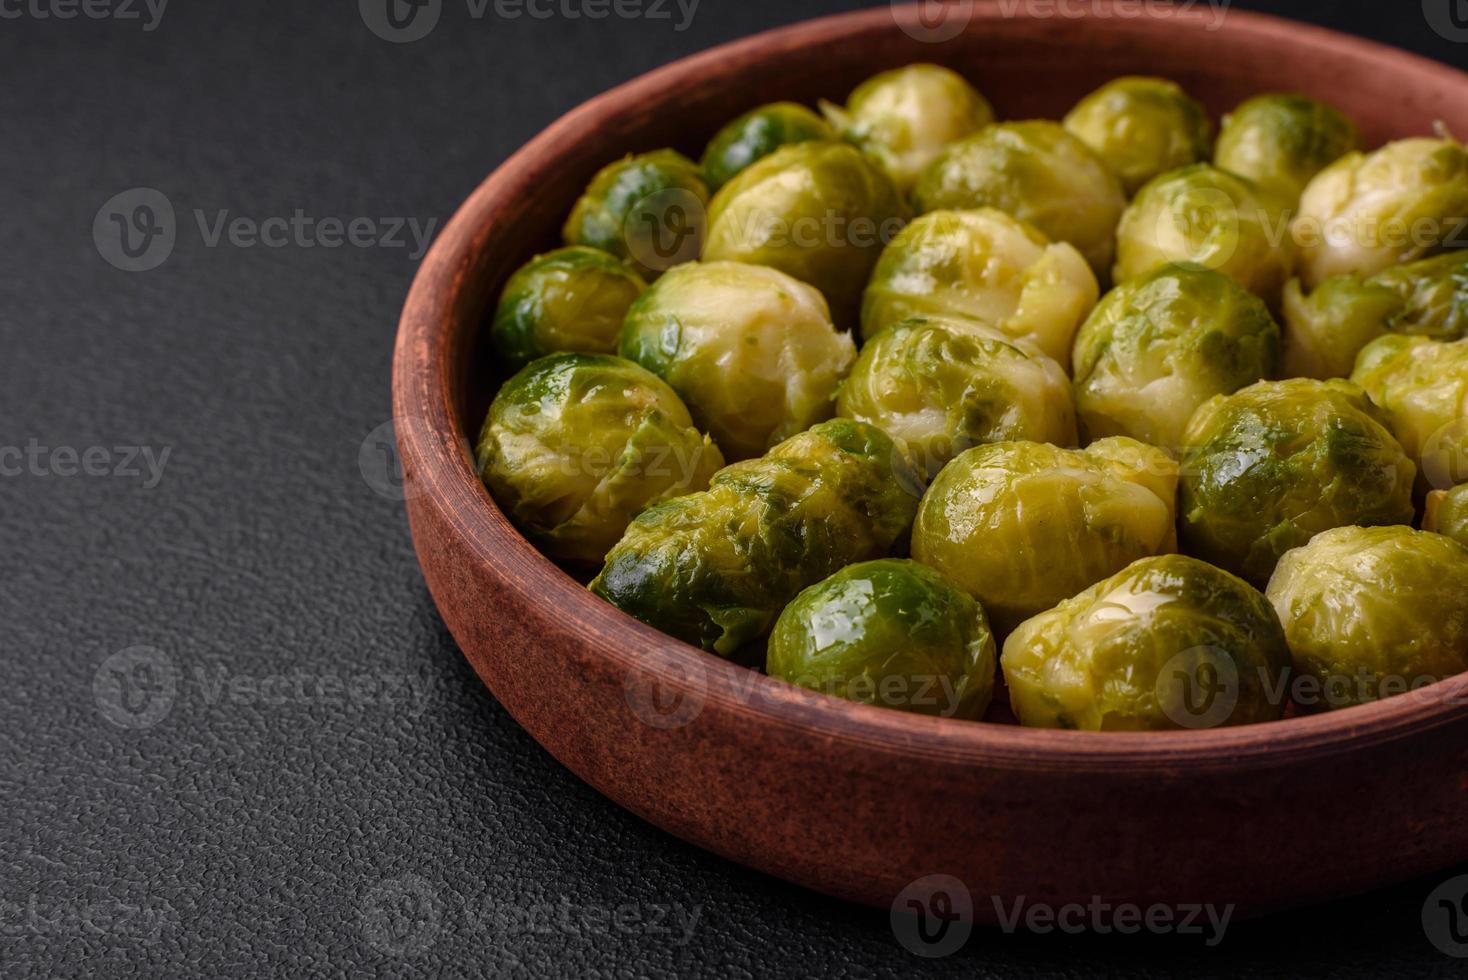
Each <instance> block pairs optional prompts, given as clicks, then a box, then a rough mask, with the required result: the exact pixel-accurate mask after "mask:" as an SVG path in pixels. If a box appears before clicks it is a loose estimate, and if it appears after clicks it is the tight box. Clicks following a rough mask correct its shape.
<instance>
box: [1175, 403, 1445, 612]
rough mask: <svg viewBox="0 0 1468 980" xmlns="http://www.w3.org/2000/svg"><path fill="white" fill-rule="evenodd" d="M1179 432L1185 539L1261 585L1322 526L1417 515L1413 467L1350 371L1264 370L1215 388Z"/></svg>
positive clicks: (1196, 551) (1192, 548) (1186, 545)
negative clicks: (1258, 378) (1252, 381)
mask: <svg viewBox="0 0 1468 980" xmlns="http://www.w3.org/2000/svg"><path fill="white" fill-rule="evenodd" d="M1183 441H1184V443H1185V454H1184V458H1183V482H1182V496H1181V498H1180V503H1179V507H1180V510H1181V525H1182V538H1183V550H1184V551H1186V552H1187V553H1188V554H1191V555H1196V556H1198V557H1199V558H1203V559H1206V560H1208V561H1211V562H1213V564H1215V565H1218V566H1219V567H1221V568H1225V569H1227V570H1228V571H1231V572H1234V573H1235V574H1237V575H1241V576H1243V577H1244V578H1246V579H1248V580H1249V581H1250V582H1253V583H1254V584H1256V585H1263V584H1264V583H1265V582H1267V581H1269V576H1270V573H1272V572H1273V571H1274V566H1275V565H1276V564H1277V563H1278V561H1279V558H1280V556H1281V555H1283V554H1284V553H1285V552H1287V551H1289V550H1290V549H1291V548H1298V547H1300V546H1301V545H1303V544H1305V543H1306V542H1308V541H1309V540H1310V539H1311V538H1312V537H1314V536H1315V535H1316V534H1318V533H1320V532H1321V531H1327V530H1329V529H1331V528H1334V527H1342V526H1344V525H1347V524H1363V525H1370V524H1403V523H1408V522H1410V521H1411V520H1412V517H1413V514H1414V511H1413V507H1412V480H1413V477H1414V476H1415V474H1416V467H1415V466H1413V465H1412V461H1411V460H1410V459H1408V458H1407V454H1406V453H1405V452H1403V451H1402V447H1401V444H1400V443H1398V442H1397V440H1396V439H1395V438H1394V437H1393V436H1392V434H1391V432H1390V431H1388V430H1387V428H1386V426H1385V425H1384V424H1383V423H1382V420H1381V416H1380V413H1379V411H1378V410H1377V409H1376V407H1375V406H1373V405H1372V404H1371V402H1370V400H1369V399H1368V398H1367V397H1366V393H1365V392H1364V391H1362V390H1361V389H1360V388H1358V387H1356V386H1355V385H1353V384H1350V383H1349V382H1345V381H1313V380H1309V379H1303V378H1296V379H1292V380H1289V381H1263V382H1260V383H1259V384H1256V385H1251V386H1249V387H1248V388H1245V389H1244V390H1242V391H1240V392H1237V393H1236V394H1233V395H1220V396H1219V397H1217V398H1213V399H1211V400H1210V401H1208V402H1207V403H1205V404H1204V405H1203V407H1202V408H1200V409H1198V411H1197V413H1196V414H1195V415H1194V416H1193V418H1192V421H1190V422H1189V423H1188V428H1187V431H1186V433H1185V434H1184V437H1183Z"/></svg>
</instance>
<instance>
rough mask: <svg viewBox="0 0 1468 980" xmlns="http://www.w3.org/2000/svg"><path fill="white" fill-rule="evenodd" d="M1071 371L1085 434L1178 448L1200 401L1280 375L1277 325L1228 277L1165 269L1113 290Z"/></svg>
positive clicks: (1082, 337) (1191, 268)
mask: <svg viewBox="0 0 1468 980" xmlns="http://www.w3.org/2000/svg"><path fill="white" fill-rule="evenodd" d="M1074 366H1075V392H1076V407H1077V409H1078V410H1079V411H1080V414H1081V423H1082V425H1083V427H1084V429H1085V431H1086V433H1087V435H1088V437H1089V438H1092V439H1096V438H1100V437H1102V436H1131V437H1132V438H1134V439H1140V440H1141V441H1143V442H1149V443H1151V444H1152V445H1154V446H1163V447H1166V448H1168V449H1176V448H1178V447H1179V446H1181V445H1182V437H1183V429H1184V428H1185V427H1186V426H1187V424H1188V419H1190V418H1192V415H1193V412H1195V411H1197V409H1198V406H1199V405H1201V404H1203V403H1204V402H1205V401H1207V400H1208V399H1209V398H1211V397H1213V396H1214V395H1227V394H1232V393H1233V392H1235V391H1238V390H1239V389H1240V388H1243V387H1244V386H1246V385H1251V384H1253V383H1254V382H1256V381H1262V380H1264V379H1265V378H1269V377H1273V376H1274V374H1275V372H1276V371H1277V370H1278V367H1279V327H1278V326H1276V325H1275V322H1274V320H1273V318H1271V317H1270V315H1269V310H1268V308H1267V307H1265V305H1264V302H1263V300H1261V299H1259V297H1257V296H1255V295H1254V294H1253V293H1250V292H1249V291H1248V290H1246V289H1244V287H1242V286H1240V285H1239V284H1238V283H1236V282H1234V281H1233V280H1232V279H1230V278H1229V277H1228V276H1225V275H1223V274H1222V273H1219V272H1214V271H1213V270H1212V269H1205V268H1204V267H1203V266H1200V265H1191V264H1178V265H1165V266H1163V267H1162V268H1160V269H1158V270H1157V271H1156V272H1153V273H1150V274H1149V275H1146V276H1143V277H1141V278H1140V279H1133V280H1132V281H1131V282H1128V283H1125V284H1124V285H1121V286H1118V287H1117V288H1116V289H1114V290H1112V291H1111V292H1110V293H1109V294H1107V296H1106V298H1105V299H1103V300H1102V301H1101V305H1100V306H1098V307H1096V311H1095V312H1094V313H1092V314H1091V318H1090V319H1089V320H1087V321H1086V323H1085V325H1084V326H1083V327H1081V331H1080V334H1079V335H1078V336H1077V337H1076V344H1075V356H1074Z"/></svg>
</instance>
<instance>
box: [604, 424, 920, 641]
mask: <svg viewBox="0 0 1468 980" xmlns="http://www.w3.org/2000/svg"><path fill="white" fill-rule="evenodd" d="M921 491H922V480H921V478H920V477H919V476H918V474H917V471H916V470H915V469H914V468H913V465H912V461H911V460H910V459H909V458H908V457H907V454H906V452H905V451H904V450H903V449H902V447H901V446H899V445H898V444H896V443H894V442H893V441H892V440H891V439H890V438H888V436H887V435H886V434H885V433H883V432H882V430H880V429H878V428H876V427H875V426H870V425H866V424H864V423H861V422H853V421H851V420H849V419H834V420H832V421H830V422H822V423H821V424H820V425H817V426H815V427H814V428H812V429H810V430H809V431H807V432H802V433H801V434H800V435H797V436H793V437H792V438H790V439H788V440H786V441H785V442H783V443H781V444H780V445H778V446H776V447H775V448H774V449H772V450H771V451H770V452H769V454H768V455H766V456H765V457H764V458H763V459H757V460H749V461H747V462H743V463H735V464H734V465H733V466H729V467H726V468H725V469H723V470H721V471H720V472H719V473H717V474H716V475H715V476H714V479H713V483H712V486H710V488H709V489H708V491H706V492H704V493H695V494H689V495H688V496H686V497H679V498H677V499H675V500H670V501H668V502H667V503H664V504H660V505H658V506H656V507H653V508H651V509H649V510H647V511H644V512H643V513H642V515H641V516H639V517H638V518H637V519H636V520H635V521H633V522H632V524H631V526H629V527H628V528H627V534H626V535H625V536H624V537H623V538H622V540H621V542H620V543H618V544H617V546H616V547H615V548H613V549H612V551H611V553H610V554H609V555H607V561H606V565H605V566H604V567H603V568H602V571H601V574H600V575H598V576H597V577H596V579H595V580H593V581H592V583H591V591H592V592H594V593H595V594H596V595H599V596H601V597H602V598H603V599H606V600H607V601H608V602H610V603H612V604H613V605H615V606H617V607H618V608H619V609H621V610H622V611H623V612H626V613H628V614H629V615H632V616H635V617H636V618H638V619H640V620H642V621H643V622H644V623H647V624H649V625H650V626H654V627H656V628H658V629H660V630H662V631H663V632H665V633H668V634H670V635H672V636H675V637H677V638H679V639H681V640H684V641H686V642H688V643H692V644H694V645H696V646H701V647H703V648H704V649H706V650H712V651H714V652H715V653H718V654H721V655H723V656H725V657H735V656H743V655H747V654H748V652H749V651H748V648H749V647H750V646H751V645H752V644H755V643H757V642H758V641H759V640H760V639H761V638H762V637H764V636H765V634H766V633H768V632H769V629H770V627H771V626H772V625H773V624H774V622H775V617H776V616H777V615H779V613H780V610H782V609H784V608H785V605H786V604H787V603H789V602H790V600H791V599H793V598H795V596H796V594H797V593H799V592H800V591H801V590H802V589H804V588H807V587H809V586H811V585H814V584H816V583H817V582H819V581H821V580H822V579H824V578H826V577H828V576H830V575H834V574H835V573H836V572H838V571H840V570H841V569H842V568H845V567H846V566H847V565H851V564H854V563H855V562H860V561H871V560H873V559H876V558H882V557H885V556H887V555H889V554H891V553H892V552H893V551H894V550H897V549H898V548H899V547H900V546H901V544H902V542H903V541H905V539H906V536H907V534H908V532H909V529H910V528H911V525H912V519H913V514H914V513H915V512H916V510H917V504H918V495H919V494H920V493H921Z"/></svg>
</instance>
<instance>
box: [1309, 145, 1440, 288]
mask: <svg viewBox="0 0 1468 980" xmlns="http://www.w3.org/2000/svg"><path fill="white" fill-rule="evenodd" d="M1293 235H1294V238H1295V240H1296V241H1297V242H1299V244H1300V249H1301V254H1300V276H1301V278H1302V279H1304V280H1305V286H1306V287H1307V288H1309V289H1314V288H1315V287H1316V286H1319V285H1320V284H1321V283H1323V282H1325V280H1327V279H1329V278H1331V277H1332V276H1344V275H1358V276H1371V275H1375V274H1376V273H1378V272H1381V271H1383V270H1384V269H1387V268H1390V267H1391V266H1394V265H1399V264H1401V263H1403V262H1411V261H1414V260H1415V259H1420V258H1423V257H1425V256H1428V255H1434V254H1436V253H1437V252H1440V251H1442V250H1443V249H1444V248H1447V247H1454V248H1462V247H1464V246H1465V245H1468V150H1465V149H1464V148H1463V147H1462V146H1461V145H1460V144H1458V143H1456V142H1454V141H1453V140H1451V139H1441V140H1439V139H1410V140H1401V141H1399V142H1396V143H1390V144H1388V145H1386V146H1384V147H1382V148H1381V149H1380V150H1377V151H1376V152H1375V153H1372V154H1369V155H1367V154H1363V153H1352V154H1350V155H1348V156H1345V157H1342V158H1341V159H1340V160H1338V161H1336V162H1335V163H1333V164H1331V165H1330V166H1329V167H1327V168H1326V169H1325V170H1322V171H1321V172H1320V173H1319V174H1318V175H1317V176H1316V177H1315V179H1314V180H1312V181H1311V182H1310V185H1309V186H1308V187H1306V188H1305V193H1304V195H1303V196H1302V197H1301V198H1300V213H1299V214H1298V215H1297V216H1296V218H1295V223H1294V226H1293Z"/></svg>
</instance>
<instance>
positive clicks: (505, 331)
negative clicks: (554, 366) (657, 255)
mask: <svg viewBox="0 0 1468 980" xmlns="http://www.w3.org/2000/svg"><path fill="white" fill-rule="evenodd" d="M646 288H647V284H646V283H645V282H643V281H642V277H641V276H639V275H638V274H637V272H636V271H635V270H634V269H633V268H632V267H631V266H629V265H627V264H626V263H625V262H623V261H622V260H620V259H618V258H617V257H616V256H614V255H612V254H611V253H609V252H603V251H602V250H601V249H597V248H586V247H584V246H576V247H573V248H560V249H556V250H555V251H554V252H548V253H546V254H545V255H538V256H536V257H535V258H534V259H532V260H530V261H529V262H527V263H526V264H525V265H523V266H521V267H520V269H519V270H518V271H516V273H515V274H514V275H513V276H511V277H510V281H509V282H508V283H507V284H506V285H505V289H504V292H503V293H501V294H500V301H499V306H498V307H497V308H496V310H495V315H494V322H493V325H492V326H491V328H490V338H491V340H492V341H493V342H494V346H495V350H496V352H497V353H498V354H499V355H500V357H501V358H503V359H504V361H505V363H506V364H507V365H508V366H510V367H513V368H519V367H523V366H524V365H525V364H528V363H529V362H530V361H533V360H535V359H536V358H537V357H544V356H545V355H546V354H555V353H559V352H562V351H572V352H580V353H585V354H612V353H615V352H616V350H617V338H618V337H619V336H621V333H622V321H623V320H624V319H625V318H626V316H627V309H628V307H630V306H631V305H632V301H633V300H635V299H637V297H638V296H639V295H641V293H642V291H643V290H644V289H646Z"/></svg>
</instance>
